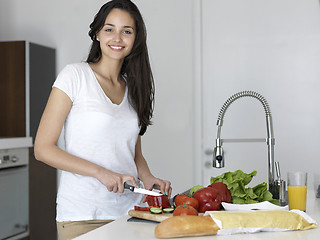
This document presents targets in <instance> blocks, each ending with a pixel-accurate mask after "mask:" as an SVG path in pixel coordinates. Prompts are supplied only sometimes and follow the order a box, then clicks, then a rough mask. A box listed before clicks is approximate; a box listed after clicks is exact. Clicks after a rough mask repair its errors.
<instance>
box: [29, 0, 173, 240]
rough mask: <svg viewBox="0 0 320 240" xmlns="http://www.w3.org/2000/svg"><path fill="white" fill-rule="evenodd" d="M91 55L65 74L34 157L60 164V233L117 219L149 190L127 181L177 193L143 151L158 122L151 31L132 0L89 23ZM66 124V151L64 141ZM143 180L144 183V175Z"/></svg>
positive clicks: (117, 2) (118, 1)
mask: <svg viewBox="0 0 320 240" xmlns="http://www.w3.org/2000/svg"><path fill="white" fill-rule="evenodd" d="M89 36H90V37H91V39H92V46H91V50H90V53H89V55H88V58H87V61H86V62H83V63H77V64H70V65H67V66H66V67H65V68H64V69H63V70H62V71H61V72H60V74H59V75H58V77H57V79H56V81H55V83H54V85H53V88H52V92H51V94H50V96H49V100H48V103H47V106H46V108H45V110H44V113H43V116H42V118H41V121H40V125H39V128H38V132H37V136H36V140H35V146H34V148H35V157H36V158H37V159H38V160H40V161H43V162H44V163H46V164H48V165H50V166H53V167H55V168H57V169H61V170H62V173H61V177H60V184H59V189H58V196H57V218H56V220H57V227H58V233H59V238H60V240H63V239H71V238H74V237H76V236H79V235H81V234H83V233H85V232H88V231H90V230H92V229H94V228H97V227H99V226H101V225H103V224H106V223H108V222H110V221H112V220H115V219H117V218H119V217H121V216H123V215H125V214H127V212H128V210H129V209H131V208H133V206H134V205H138V204H139V203H141V201H142V198H143V195H141V194H136V193H132V192H130V191H124V183H125V182H129V183H131V184H133V185H134V186H140V185H141V182H142V183H143V185H144V187H145V188H146V189H150V190H151V189H153V188H157V189H160V191H161V192H163V193H165V194H169V195H170V194H171V184H170V182H169V181H165V180H161V179H159V178H156V177H154V176H153V175H152V174H151V172H150V170H149V168H148V165H147V162H146V160H145V159H144V157H143V155H142V151H141V135H143V134H144V132H145V131H146V129H147V127H148V125H150V124H151V121H150V119H151V117H152V112H153V97H154V84H153V77H152V72H151V68H150V63H149V57H148V51H147V46H146V30H145V25H144V22H143V19H142V17H141V14H140V12H139V10H138V8H137V7H136V6H135V5H134V4H133V3H132V2H131V1H129V0H114V1H110V2H108V3H106V4H105V5H103V6H102V7H101V9H100V10H99V12H98V13H97V15H96V16H95V18H94V21H93V22H92V23H91V25H90V32H89ZM63 126H64V130H65V144H66V148H65V149H66V150H65V151H64V150H62V149H60V148H58V147H57V145H56V144H57V141H58V138H59V135H60V132H61V130H62V127H63ZM140 181H141V182H140Z"/></svg>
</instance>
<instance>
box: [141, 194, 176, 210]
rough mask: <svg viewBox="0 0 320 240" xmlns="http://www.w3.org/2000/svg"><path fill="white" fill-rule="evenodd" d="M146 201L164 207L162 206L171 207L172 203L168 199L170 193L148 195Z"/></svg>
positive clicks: (154, 205)
mask: <svg viewBox="0 0 320 240" xmlns="http://www.w3.org/2000/svg"><path fill="white" fill-rule="evenodd" d="M146 202H147V203H148V205H149V206H152V207H162V208H168V207H171V204H170V202H169V199H168V195H161V196H151V195H147V196H146Z"/></svg>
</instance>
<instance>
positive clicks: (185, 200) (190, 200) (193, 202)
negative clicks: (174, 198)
mask: <svg viewBox="0 0 320 240" xmlns="http://www.w3.org/2000/svg"><path fill="white" fill-rule="evenodd" d="M181 201H182V204H180V205H183V204H185V205H187V206H190V207H193V208H194V209H196V210H197V211H198V210H199V201H198V200H197V199H195V198H192V197H185V198H182V199H181Z"/></svg>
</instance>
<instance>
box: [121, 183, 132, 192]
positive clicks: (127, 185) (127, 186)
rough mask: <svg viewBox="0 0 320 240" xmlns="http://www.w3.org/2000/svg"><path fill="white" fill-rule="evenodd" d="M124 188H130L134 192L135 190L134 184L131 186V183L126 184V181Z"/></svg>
mask: <svg viewBox="0 0 320 240" xmlns="http://www.w3.org/2000/svg"><path fill="white" fill-rule="evenodd" d="M123 186H124V188H125V189H129V190H130V191H131V192H133V191H134V186H131V185H129V184H126V183H124V185H123Z"/></svg>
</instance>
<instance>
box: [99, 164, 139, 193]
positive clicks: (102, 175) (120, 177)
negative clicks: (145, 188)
mask: <svg viewBox="0 0 320 240" xmlns="http://www.w3.org/2000/svg"><path fill="white" fill-rule="evenodd" d="M97 179H98V180H99V181H100V182H101V183H102V184H103V185H105V186H106V188H107V189H108V191H109V192H114V193H117V192H118V193H123V192H124V183H125V182H127V181H130V182H131V183H132V185H133V186H135V187H136V186H137V183H136V180H135V178H134V177H133V176H128V175H125V174H120V173H115V172H112V171H110V170H108V169H105V168H102V169H101V170H100V171H99V173H98V176H97Z"/></svg>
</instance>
